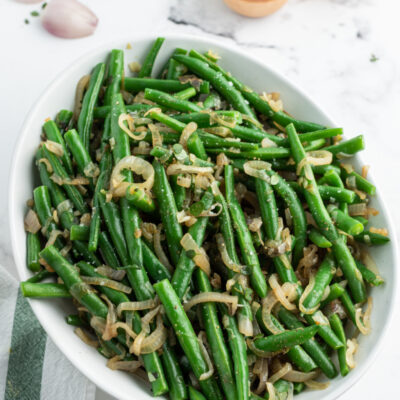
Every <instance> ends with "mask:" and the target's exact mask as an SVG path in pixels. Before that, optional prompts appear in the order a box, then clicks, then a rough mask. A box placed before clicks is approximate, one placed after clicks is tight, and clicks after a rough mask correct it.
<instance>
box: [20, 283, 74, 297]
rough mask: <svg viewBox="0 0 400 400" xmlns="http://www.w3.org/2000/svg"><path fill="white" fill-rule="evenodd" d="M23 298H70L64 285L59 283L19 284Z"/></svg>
mask: <svg viewBox="0 0 400 400" xmlns="http://www.w3.org/2000/svg"><path fill="white" fill-rule="evenodd" d="M20 286H21V292H22V295H23V296H24V297H71V294H70V293H69V292H68V290H67V288H66V287H65V285H62V284H60V283H31V282H21V284H20Z"/></svg>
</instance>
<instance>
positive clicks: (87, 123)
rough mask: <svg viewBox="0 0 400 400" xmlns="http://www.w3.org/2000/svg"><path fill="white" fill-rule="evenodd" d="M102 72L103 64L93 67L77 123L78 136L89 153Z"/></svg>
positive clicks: (103, 70)
mask: <svg viewBox="0 0 400 400" xmlns="http://www.w3.org/2000/svg"><path fill="white" fill-rule="evenodd" d="M104 72H105V64H104V63H99V64H97V65H96V66H95V67H94V69H93V71H92V74H91V76H90V81H89V87H88V89H87V91H86V93H85V95H84V96H83V100H82V109H81V112H80V113H79V118H78V122H77V129H78V132H79V135H80V136H81V139H82V142H83V144H84V146H85V148H86V150H87V151H89V140H90V133H91V131H92V125H93V110H94V106H95V104H96V101H97V98H98V96H99V92H100V89H101V85H102V83H103V79H104Z"/></svg>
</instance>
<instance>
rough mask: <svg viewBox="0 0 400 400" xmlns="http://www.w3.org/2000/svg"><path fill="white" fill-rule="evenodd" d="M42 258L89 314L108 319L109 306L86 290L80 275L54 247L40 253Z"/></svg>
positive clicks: (51, 246)
mask: <svg viewBox="0 0 400 400" xmlns="http://www.w3.org/2000/svg"><path fill="white" fill-rule="evenodd" d="M40 256H41V257H42V258H43V259H44V260H45V261H46V262H47V263H48V264H49V265H50V266H51V267H52V268H53V269H54V270H55V271H56V273H57V274H58V275H59V277H60V278H61V279H62V280H63V281H64V284H65V286H66V287H67V289H68V290H69V291H70V293H71V295H72V296H73V297H74V298H75V299H76V300H77V301H78V302H79V303H80V304H82V305H83V306H84V307H86V308H87V309H88V310H89V312H90V313H91V314H93V315H96V316H98V317H101V318H106V317H107V312H108V310H107V306H106V305H105V304H104V303H103V302H102V301H101V300H100V298H99V297H98V296H97V294H95V293H93V292H90V291H87V290H85V287H84V283H83V281H82V279H81V278H80V276H79V273H78V272H77V271H76V270H75V269H74V266H73V265H72V264H70V263H69V262H68V261H67V260H66V259H65V258H64V257H63V256H62V255H61V254H60V253H59V252H58V251H57V249H56V248H55V247H54V246H53V245H50V246H48V247H46V248H45V249H44V250H42V251H41V252H40Z"/></svg>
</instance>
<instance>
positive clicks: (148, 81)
mask: <svg viewBox="0 0 400 400" xmlns="http://www.w3.org/2000/svg"><path fill="white" fill-rule="evenodd" d="M190 87H193V85H192V84H191V83H181V82H179V81H176V80H173V79H153V78H128V77H126V78H125V90H127V91H128V92H133V93H137V92H140V91H142V90H145V89H146V88H149V89H156V90H161V91H162V92H168V93H175V92H180V91H181V90H183V89H187V88H190ZM202 90H204V89H202ZM200 93H201V92H200Z"/></svg>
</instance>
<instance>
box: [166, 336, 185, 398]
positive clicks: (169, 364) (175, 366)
mask: <svg viewBox="0 0 400 400" xmlns="http://www.w3.org/2000/svg"><path fill="white" fill-rule="evenodd" d="M162 349H163V353H162V355H161V362H162V365H163V368H164V371H165V375H166V378H167V382H168V387H169V397H170V399H171V400H184V399H187V396H188V395H187V389H186V385H185V379H184V377H183V375H182V371H181V367H180V366H179V363H178V360H177V358H176V354H175V352H174V350H173V348H172V347H171V346H170V345H169V344H168V343H164V345H163V348H162Z"/></svg>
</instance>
